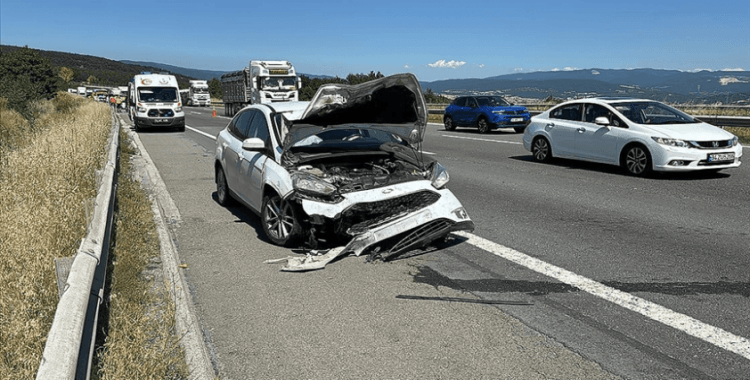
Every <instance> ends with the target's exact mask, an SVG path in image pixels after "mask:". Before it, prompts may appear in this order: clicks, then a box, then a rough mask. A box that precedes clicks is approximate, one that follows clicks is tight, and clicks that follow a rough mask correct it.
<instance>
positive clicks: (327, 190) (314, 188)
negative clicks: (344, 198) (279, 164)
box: [291, 173, 336, 196]
mask: <svg viewBox="0 0 750 380" xmlns="http://www.w3.org/2000/svg"><path fill="white" fill-rule="evenodd" d="M291 177H292V185H293V186H294V189H295V190H299V191H302V192H303V193H312V194H317V195H323V196H331V195H333V194H334V193H335V192H336V186H333V185H332V184H330V183H328V182H326V181H324V180H323V179H321V178H320V177H317V176H314V175H312V174H308V173H294V174H292V176H291Z"/></svg>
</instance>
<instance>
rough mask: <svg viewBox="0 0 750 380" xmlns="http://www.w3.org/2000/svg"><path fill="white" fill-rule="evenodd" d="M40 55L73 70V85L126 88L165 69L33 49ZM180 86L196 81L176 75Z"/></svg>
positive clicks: (4, 48) (1, 50)
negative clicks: (145, 75)
mask: <svg viewBox="0 0 750 380" xmlns="http://www.w3.org/2000/svg"><path fill="white" fill-rule="evenodd" d="M21 48H22V47H19V46H9V45H0V54H6V53H10V52H12V51H14V50H16V49H21ZM29 49H30V50H33V51H35V52H37V53H39V55H41V56H43V57H46V58H48V59H49V60H50V63H51V64H52V65H53V66H55V67H57V69H58V70H59V69H60V68H61V67H67V68H69V69H71V70H73V78H72V79H71V83H80V84H87V85H101V86H126V85H127V84H128V82H129V81H130V79H131V78H132V77H133V75H135V74H139V73H141V72H143V71H150V72H164V70H163V69H159V68H156V67H147V66H141V65H131V64H126V63H122V62H118V61H114V60H111V59H107V58H101V57H94V56H91V55H83V54H74V53H64V52H59V51H48V50H39V49H32V48H29ZM174 75H175V77H177V81H178V82H179V84H180V88H187V87H188V80H190V79H194V78H189V77H186V76H184V75H180V74H174Z"/></svg>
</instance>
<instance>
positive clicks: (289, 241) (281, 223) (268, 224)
mask: <svg viewBox="0 0 750 380" xmlns="http://www.w3.org/2000/svg"><path fill="white" fill-rule="evenodd" d="M260 218H261V223H263V232H265V233H266V236H267V237H268V240H270V241H271V242H272V243H274V244H276V245H279V246H282V247H290V246H292V245H293V244H294V243H295V242H296V240H297V238H299V236H300V235H301V234H302V233H301V231H302V227H301V226H300V224H299V222H298V221H297V211H296V210H295V209H294V206H293V205H292V204H291V203H290V202H287V201H286V200H284V199H281V197H280V196H278V195H277V194H271V195H266V196H265V197H263V206H262V207H261V212H260Z"/></svg>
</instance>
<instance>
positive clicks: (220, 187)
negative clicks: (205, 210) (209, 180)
mask: <svg viewBox="0 0 750 380" xmlns="http://www.w3.org/2000/svg"><path fill="white" fill-rule="evenodd" d="M216 200H217V201H218V202H219V204H220V205H222V206H224V207H227V206H231V205H232V196H231V195H230V193H229V185H228V184H227V176H226V175H224V168H222V167H218V168H216Z"/></svg>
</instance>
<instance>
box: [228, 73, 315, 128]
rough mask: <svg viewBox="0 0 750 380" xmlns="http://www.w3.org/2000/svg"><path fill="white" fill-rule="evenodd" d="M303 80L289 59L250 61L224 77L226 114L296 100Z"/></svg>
mask: <svg viewBox="0 0 750 380" xmlns="http://www.w3.org/2000/svg"><path fill="white" fill-rule="evenodd" d="M301 86H302V82H301V81H300V79H299V78H297V72H296V71H295V69H294V66H293V65H292V63H291V62H289V61H250V64H249V65H248V66H247V67H246V68H244V69H242V70H240V71H234V72H231V73H226V74H224V75H222V76H221V91H222V94H223V101H224V115H225V116H234V114H236V113H237V112H238V111H239V110H241V109H242V108H244V107H246V106H249V105H251V104H261V103H278V102H296V101H298V100H299V89H300V87H301Z"/></svg>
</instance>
